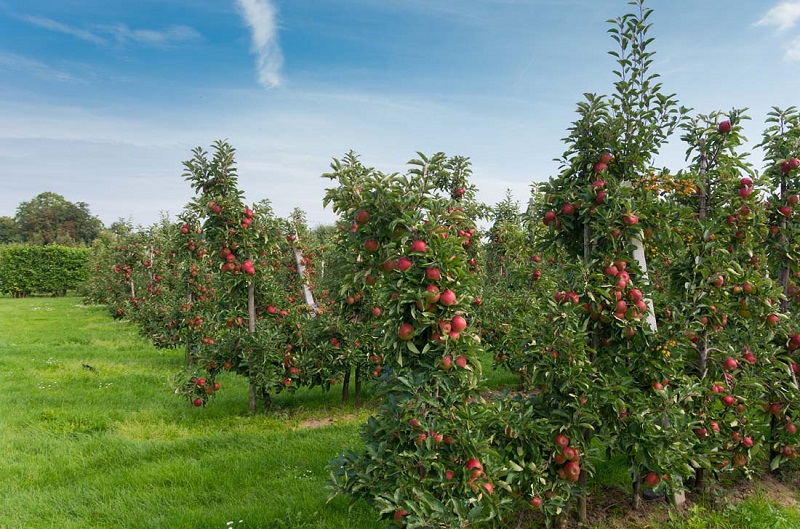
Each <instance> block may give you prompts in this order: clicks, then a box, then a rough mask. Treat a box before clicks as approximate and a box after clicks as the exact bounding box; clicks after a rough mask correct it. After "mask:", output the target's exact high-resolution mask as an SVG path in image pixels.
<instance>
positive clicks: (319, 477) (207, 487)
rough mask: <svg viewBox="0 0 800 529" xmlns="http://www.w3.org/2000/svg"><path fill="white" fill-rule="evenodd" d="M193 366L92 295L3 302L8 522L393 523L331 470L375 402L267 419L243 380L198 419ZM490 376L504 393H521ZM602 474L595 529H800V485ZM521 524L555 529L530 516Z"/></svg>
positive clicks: (274, 412)
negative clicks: (641, 495)
mask: <svg viewBox="0 0 800 529" xmlns="http://www.w3.org/2000/svg"><path fill="white" fill-rule="evenodd" d="M183 361H184V357H183V354H182V353H181V352H180V351H174V350H158V349H155V348H153V347H152V346H150V345H149V344H147V343H146V341H145V340H144V339H143V338H141V337H139V336H138V335H137V331H136V329H135V327H134V326H133V325H131V324H128V323H126V322H120V321H114V320H112V319H111V318H110V317H109V315H108V312H107V310H105V308H103V307H90V306H85V305H83V304H82V303H81V301H80V300H79V299H78V298H74V297H67V298H49V297H48V298H44V297H41V298H37V297H34V298H27V299H10V298H8V297H0V385H1V386H2V388H3V389H2V398H0V427H2V431H3V435H2V436H0V450H2V453H3V460H4V465H3V467H4V471H3V472H2V473H0V488H2V490H3V491H4V492H3V494H2V495H0V528H4V529H5V528H8V529H11V528H17V527H26V528H38V527H62V528H78V527H80V528H86V527H96V528H103V527H109V528H110V527H114V528H118V527H126V528H137V527H142V528H145V527H146V528H154V527H164V528H170V529H174V528H184V527H185V528H196V527H207V528H215V527H218V528H220V529H223V528H228V527H242V528H243V527H248V528H262V527H263V528H301V527H309V528H310V527H314V528H336V527H341V528H344V527H347V528H373V527H382V525H381V524H380V523H379V522H378V521H377V513H376V512H374V511H373V510H371V509H370V508H369V507H368V506H367V505H366V504H365V503H363V502H358V503H356V504H355V505H354V506H352V507H350V506H349V505H348V502H347V500H345V499H344V498H341V497H339V498H336V499H334V500H333V501H331V502H328V501H327V496H328V489H327V480H328V474H327V470H326V468H325V467H326V465H327V464H328V461H330V460H331V459H332V458H334V457H335V456H336V455H338V454H339V453H341V452H342V451H343V450H345V449H347V448H353V447H356V446H358V445H359V443H360V440H359V436H358V429H359V426H360V424H361V423H363V422H364V420H365V419H366V417H367V416H368V415H369V413H370V412H371V411H372V410H373V409H374V408H373V407H372V406H371V405H370V403H368V404H367V406H366V407H365V408H363V409H356V408H354V407H352V406H348V405H342V404H341V403H340V402H339V395H338V392H335V391H333V392H330V393H327V394H326V393H322V392H319V391H317V390H314V391H307V390H300V391H298V392H297V393H296V394H294V395H288V394H281V395H277V396H276V397H275V399H274V402H273V407H272V409H271V410H269V411H268V412H267V413H264V414H259V415H256V416H252V415H250V413H249V410H248V402H247V385H246V381H245V380H243V379H242V377H236V376H234V375H230V376H223V377H222V378H221V379H220V381H221V383H222V387H223V388H224V390H223V391H221V392H219V393H218V394H217V396H216V397H215V398H214V400H213V402H212V404H211V405H210V406H209V407H207V408H200V409H198V408H194V407H191V406H189V405H187V404H186V403H185V402H183V401H181V400H178V399H176V398H175V396H174V394H173V393H172V389H171V385H170V377H171V376H172V375H173V373H175V371H176V369H178V368H180V366H181V365H182V362H183ZM488 364H489V360H488V359H487V361H486V365H488ZM487 375H488V377H489V378H488V380H487V381H486V384H487V386H488V387H489V388H491V390H492V391H499V390H503V389H505V388H512V387H513V385H514V384H515V379H514V377H512V376H510V375H508V374H507V373H506V372H502V373H495V372H493V371H491V370H488V371H487ZM367 396H369V389H367ZM602 465H604V466H601V467H600V468H599V469H598V470H599V471H598V472H597V476H598V478H597V480H596V482H595V483H594V484H593V486H592V503H591V505H592V510H591V511H590V520H591V525H590V526H591V527H598V528H600V527H603V528H624V529H628V528H633V527H648V526H649V527H651V528H653V529H667V528H686V529H689V528H692V529H695V528H709V529H713V528H720V529H722V528H734V527H735V528H743V527H747V528H761V527H764V528H768V527H769V528H787V529H788V528H796V527H800V494H799V493H798V490H800V488H798V480H797V477H796V476H794V475H785V476H783V477H782V478H781V480H778V479H776V478H770V477H760V478H756V479H755V480H754V481H750V482H742V483H741V484H739V485H738V486H737V487H736V488H735V489H733V490H734V491H735V492H734V493H733V494H730V493H729V494H728V496H726V497H715V496H714V495H713V494H711V495H709V497H707V498H690V507H689V509H688V511H687V513H683V514H680V513H676V512H671V511H670V510H669V509H668V508H667V506H666V504H665V503H663V502H659V501H654V502H648V503H646V505H645V509H644V510H643V511H642V512H638V513H636V512H630V509H629V504H628V502H629V500H628V497H629V495H628V494H627V492H626V487H627V486H628V485H627V482H628V481H629V480H628V477H627V475H626V470H625V465H624V464H623V463H622V462H621V461H619V462H613V461H612V462H611V463H603V464H602ZM508 524H509V525H508V527H532V528H535V527H542V524H541V521H540V520H539V519H538V518H537V517H536V515H535V514H533V513H530V512H529V513H522V514H521V515H520V517H519V518H517V519H515V520H509V521H508ZM518 524H519V525H518Z"/></svg>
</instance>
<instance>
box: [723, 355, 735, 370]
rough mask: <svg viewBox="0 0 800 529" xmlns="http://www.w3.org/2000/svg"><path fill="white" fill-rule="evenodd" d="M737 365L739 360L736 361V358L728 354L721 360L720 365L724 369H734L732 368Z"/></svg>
mask: <svg viewBox="0 0 800 529" xmlns="http://www.w3.org/2000/svg"><path fill="white" fill-rule="evenodd" d="M738 366H739V362H737V361H736V359H734V358H731V357H730V356H729V357H728V358H726V359H725V360H724V361H723V362H722V367H723V368H724V369H725V370H726V371H733V370H734V369H736V368H737V367H738Z"/></svg>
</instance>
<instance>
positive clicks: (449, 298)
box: [439, 289, 456, 307]
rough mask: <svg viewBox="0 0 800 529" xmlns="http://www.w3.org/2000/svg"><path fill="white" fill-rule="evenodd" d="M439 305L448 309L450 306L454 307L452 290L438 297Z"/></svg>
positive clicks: (454, 298)
mask: <svg viewBox="0 0 800 529" xmlns="http://www.w3.org/2000/svg"><path fill="white" fill-rule="evenodd" d="M439 303H441V304H442V305H444V306H445V307H449V306H451V305H455V303H456V293H455V292H453V291H452V290H450V289H448V290H445V291H444V292H442V295H441V296H440V297H439Z"/></svg>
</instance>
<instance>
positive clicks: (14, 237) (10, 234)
mask: <svg viewBox="0 0 800 529" xmlns="http://www.w3.org/2000/svg"><path fill="white" fill-rule="evenodd" d="M18 241H19V232H18V231H17V221H15V220H14V218H13V217H0V244H8V243H12V242H18Z"/></svg>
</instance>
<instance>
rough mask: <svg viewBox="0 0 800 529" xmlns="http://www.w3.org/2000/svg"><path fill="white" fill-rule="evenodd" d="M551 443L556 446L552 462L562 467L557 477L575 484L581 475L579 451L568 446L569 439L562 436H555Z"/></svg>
mask: <svg viewBox="0 0 800 529" xmlns="http://www.w3.org/2000/svg"><path fill="white" fill-rule="evenodd" d="M553 442H554V443H555V445H556V451H555V452H554V453H553V460H554V461H555V462H556V464H559V465H563V466H562V467H561V468H559V469H558V477H559V478H561V479H564V480H566V481H569V482H570V483H575V482H576V481H578V478H579V477H580V475H581V466H580V460H581V456H580V451H579V450H578V449H577V448H575V447H573V446H570V444H569V438H568V437H567V436H566V435H564V434H558V435H556V436H555V438H554V439H553Z"/></svg>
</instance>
